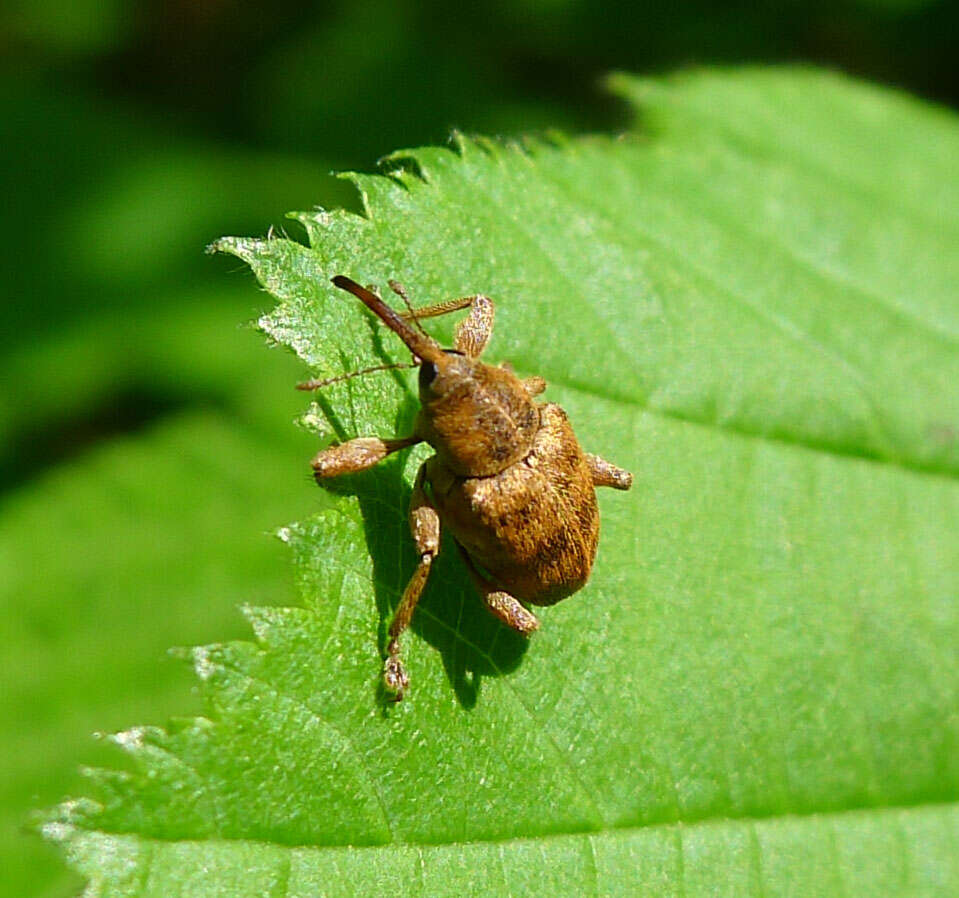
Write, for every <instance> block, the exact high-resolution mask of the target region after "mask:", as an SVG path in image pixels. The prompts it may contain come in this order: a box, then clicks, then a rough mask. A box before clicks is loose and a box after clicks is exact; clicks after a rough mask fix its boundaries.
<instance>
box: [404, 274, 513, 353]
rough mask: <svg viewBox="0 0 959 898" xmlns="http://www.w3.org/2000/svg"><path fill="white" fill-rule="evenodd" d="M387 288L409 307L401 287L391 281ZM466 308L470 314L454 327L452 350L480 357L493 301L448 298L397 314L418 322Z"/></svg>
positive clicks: (479, 296)
mask: <svg viewBox="0 0 959 898" xmlns="http://www.w3.org/2000/svg"><path fill="white" fill-rule="evenodd" d="M389 283H390V289H391V290H392V291H393V292H394V293H396V294H397V295H398V296H401V297H403V299H404V300H405V301H406V303H407V304H409V296H408V295H407V293H406V289H405V288H404V287H403V285H402V284H398V283H397V282H396V281H390V282H389ZM467 308H468V309H469V310H470V313H469V315H467V316H466V318H464V319H463V320H462V321H461V322H460V323H459V324H458V325H457V327H456V336H455V338H454V340H453V347H454V349H456V350H458V351H459V352H462V353H463V354H464V355H467V356H469V357H470V358H474V359H475V358H477V357H478V356H480V355H482V353H483V350H484V349H486V344H487V343H489V338H490V336H491V335H492V333H493V318H494V317H495V311H496V310H495V307H494V306H493V300H491V299H490V298H489V297H488V296H484V295H483V294H482V293H477V294H476V295H475V296H463V297H461V298H459V299H448V300H447V301H446V302H438V303H434V304H433V305H431V306H423V307H422V308H420V309H413V310H412V311H411V312H405V313H403V314H401V315H400V317H401V318H405V319H407V320H408V321H419V320H420V319H422V318H435V317H436V316H437V315H446V314H448V313H449V312H458V311H459V310H460V309H467Z"/></svg>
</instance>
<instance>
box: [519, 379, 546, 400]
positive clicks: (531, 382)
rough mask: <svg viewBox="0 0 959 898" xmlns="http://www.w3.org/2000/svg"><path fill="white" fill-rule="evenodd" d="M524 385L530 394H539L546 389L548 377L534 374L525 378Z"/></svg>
mask: <svg viewBox="0 0 959 898" xmlns="http://www.w3.org/2000/svg"><path fill="white" fill-rule="evenodd" d="M523 386H524V387H525V388H526V392H527V393H529V395H530V396H539V394H540V393H542V392H543V391H544V390H545V389H546V378H544V377H540V376H539V375H538V374H534V375H533V376H532V377H524V378H523Z"/></svg>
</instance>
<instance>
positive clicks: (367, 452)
mask: <svg viewBox="0 0 959 898" xmlns="http://www.w3.org/2000/svg"><path fill="white" fill-rule="evenodd" d="M419 442H420V438H419V437H416V436H412V437H401V438H399V439H395V440H381V439H380V438H379V437H358V438H357V439H355V440H348V441H347V442H345V443H339V444H338V445H335V446H328V447H327V448H326V449H322V450H320V451H319V452H317V453H316V455H315V456H314V457H313V460H312V461H311V462H310V464H311V465H312V466H313V476H314V477H315V478H316V479H317V480H326V479H328V478H330V477H339V476H340V475H341V474H355V473H356V472H357V471H363V470H365V469H366V468H371V467H373V465H375V464H376V463H377V462H381V461H383V459H384V458H386V456H387V455H389V454H390V453H391V452H396V451H397V450H399V449H405V448H406V447H407V446H414V445H415V444H416V443H419Z"/></svg>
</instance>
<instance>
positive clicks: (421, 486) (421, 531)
mask: <svg viewBox="0 0 959 898" xmlns="http://www.w3.org/2000/svg"><path fill="white" fill-rule="evenodd" d="M425 484H426V464H425V463H424V464H422V465H420V469H419V472H418V473H417V475H416V481H415V482H414V484H413V496H412V499H411V500H410V532H411V533H412V534H413V542H414V543H416V551H417V552H418V553H419V556H420V561H419V564H417V566H416V570H415V571H414V572H413V576H412V577H410V579H409V582H408V583H407V584H406V589H405V590H403V597H402V598H401V599H400V603H399V605H397V606H396V611H395V612H394V613H393V620H392V621H391V622H390V628H389V631H388V633H389V642H388V643H387V646H386V655H387V657H386V662H385V664H384V665H383V685H384V686H386V688H387V689H388V690H389V691H390V692H392V693H395V698H396V701H400V700H402V698H403V692H404V690H405V689H406V687H407V686H409V676H408V675H407V673H406V668H404V667H403V662H402V661H401V660H400V636H401V635H402V634H403V631H404V630H406V628H407V627H408V626H409V625H410V620H411V619H412V617H413V611H414V609H415V608H416V603H417V602H419V600H420V596H421V595H422V594H423V589H424V588H425V586H426V581H427V580H428V579H429V576H430V569H431V567H432V564H433V559H434V558H436V556H437V555H438V554H439V551H440V516H439V514H438V513H437V511H436V509H435V508H434V507H433V505H432V503H431V502H430V500H429V497H428V496H427V495H426V489H425Z"/></svg>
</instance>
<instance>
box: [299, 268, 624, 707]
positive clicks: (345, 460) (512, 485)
mask: <svg viewBox="0 0 959 898" xmlns="http://www.w3.org/2000/svg"><path fill="white" fill-rule="evenodd" d="M333 283H334V284H336V286H338V287H340V288H342V289H344V290H347V291H349V292H350V293H352V294H353V295H354V296H356V297H358V298H359V299H360V300H362V301H363V303H364V304H365V305H366V306H367V307H368V308H369V309H371V310H372V311H373V312H374V313H375V314H376V315H377V316H378V317H379V318H380V320H381V321H383V323H384V324H386V325H387V326H388V327H389V328H390V329H391V330H393V331H394V332H395V333H396V334H397V335H398V336H399V337H400V338H401V339H402V340H403V342H404V343H405V344H406V345H407V347H408V348H409V349H410V350H411V351H412V352H413V354H414V357H415V359H416V361H415V364H416V365H418V366H419V369H420V372H419V394H420V405H421V408H420V413H419V416H418V417H417V420H416V426H415V428H414V432H413V434H412V435H411V436H408V437H401V438H398V439H389V440H383V439H380V438H378V437H358V438H356V439H353V440H349V441H348V442H346V443H342V444H339V445H333V446H330V447H328V448H326V449H324V450H322V451H321V452H320V453H318V454H317V456H316V457H315V458H314V459H313V462H312V464H313V472H314V475H315V477H316V479H317V480H318V481H322V480H325V479H327V478H329V477H337V476H339V475H340V474H346V473H353V472H356V471H360V470H363V469H364V468H368V467H371V466H372V465H375V464H376V463H377V462H379V461H381V460H382V459H383V458H385V457H386V456H387V455H389V454H390V453H391V452H396V451H397V450H400V449H404V448H406V447H408V446H412V445H414V444H416V443H420V442H426V443H429V444H430V446H432V448H433V450H434V451H435V455H433V456H432V457H431V458H429V459H428V460H427V461H426V462H424V464H423V465H422V466H421V467H420V470H419V473H418V474H417V476H416V482H415V484H414V486H413V496H412V500H411V503H410V530H411V532H412V535H413V540H414V542H415V543H416V548H417V552H418V553H419V557H420V561H419V564H418V566H417V568H416V570H415V571H414V572H413V575H412V576H411V577H410V580H409V583H408V584H407V586H406V589H405V591H404V592H403V596H402V598H401V599H400V603H399V605H398V606H397V608H396V611H395V613H394V615H393V620H392V622H391V623H390V626H389V637H390V638H389V644H388V646H387V658H386V662H385V664H384V668H383V679H384V683H385V685H386V688H387V689H388V690H390V691H391V692H393V693H394V694H395V696H396V699H397V700H399V699H401V698H402V697H403V692H404V690H405V689H406V687H407V686H408V685H409V675H408V674H407V672H406V669H405V668H404V666H403V664H402V662H401V660H400V642H399V638H400V636H401V635H402V633H403V632H404V631H405V630H406V628H407V627H408V626H409V623H410V620H411V618H412V616H413V610H414V609H415V607H416V603H417V602H418V601H419V597H420V595H421V594H422V592H423V588H424V587H425V586H426V582H427V579H428V578H429V574H430V570H431V566H432V563H433V560H434V559H435V558H436V556H437V554H438V553H439V550H440V527H441V525H445V526H446V527H447V528H448V529H449V530H450V532H451V533H452V535H453V538H454V539H455V541H456V544H457V546H458V547H459V548H460V550H461V552H462V554H463V559H464V561H465V562H466V567H467V570H468V571H469V574H470V577H471V578H472V580H473V583H474V584H475V586H476V589H477V592H478V593H479V595H480V599H481V600H482V602H483V604H484V605H485V606H486V607H487V609H488V610H489V611H490V613H492V614H493V615H495V616H496V617H497V618H499V619H500V620H501V621H502V622H503V623H504V624H506V625H507V626H509V627H512V628H513V629H514V630H516V631H517V632H519V633H522V634H523V635H524V636H529V635H530V634H531V633H533V632H534V631H535V630H536V629H537V628H538V627H539V621H538V620H537V618H536V617H535V616H534V615H533V613H532V612H530V611H529V610H528V609H527V608H526V607H525V606H524V605H523V604H522V602H526V603H528V604H531V605H552V604H554V603H555V602H558V601H560V600H561V599H564V598H566V597H567V596H570V595H572V594H573V593H574V592H576V591H577V590H579V589H580V588H582V587H583V586H584V585H585V583H586V581H587V580H588V579H589V575H590V571H591V570H592V567H593V560H594V558H595V557H596V546H597V542H598V540H599V511H598V508H597V505H596V492H595V488H596V487H597V486H611V487H614V488H616V489H622V490H626V489H629V488H630V486H631V485H632V482H633V478H632V475H631V474H630V473H629V472H628V471H624V470H623V469H622V468H618V467H616V465H614V464H611V463H610V462H608V461H605V460H604V459H602V458H600V457H599V456H596V455H590V454H588V453H584V452H583V450H582V449H581V448H580V445H579V441H578V440H577V439H576V435H575V434H574V433H573V429H572V427H571V426H570V423H569V419H568V418H567V417H566V412H564V411H563V409H561V408H560V407H559V406H558V405H554V404H552V403H547V404H545V405H540V404H538V403H537V402H536V401H535V399H534V397H536V396H538V395H539V394H540V393H542V392H543V390H545V389H546V382H545V381H544V380H543V379H542V378H541V377H529V378H526V379H520V378H518V377H517V376H516V375H515V374H514V373H513V371H512V369H511V368H510V367H509V366H508V365H500V366H494V365H487V364H486V363H485V362H482V361H480V359H479V356H480V355H481V354H482V352H483V349H484V348H485V347H486V343H487V342H488V340H489V337H490V333H491V332H492V328H493V303H492V301H491V300H490V299H489V298H488V297H486V296H481V295H477V296H470V297H466V298H464V299H458V300H451V301H450V302H445V303H438V304H436V305H433V306H427V307H426V308H422V309H415V310H414V309H413V308H412V307H409V302H408V300H407V298H406V294H405V292H404V291H403V288H402V287H400V286H399V285H398V284H396V283H394V282H392V281H391V282H390V287H391V288H392V289H393V290H394V291H395V292H396V293H398V294H399V295H400V296H402V297H403V299H404V301H406V302H407V306H408V307H409V311H408V314H406V315H400V314H398V313H397V312H396V311H394V310H393V309H391V308H390V307H389V306H387V305H386V304H385V303H384V302H383V300H382V299H380V297H379V296H377V295H376V294H375V293H373V292H372V291H371V290H369V289H366V288H364V287H361V286H360V285H359V284H357V283H356V282H355V281H352V280H350V279H349V278H346V277H342V276H338V277H335V278H334V279H333ZM464 308H469V309H470V314H469V316H468V317H467V318H466V319H465V320H464V321H463V322H462V323H461V324H460V325H459V327H458V328H457V330H456V338H455V341H454V342H455V348H454V349H443V348H442V347H440V345H439V344H438V343H436V341H435V340H433V339H432V338H431V337H429V336H428V335H427V334H426V333H425V331H422V330H415V329H414V328H413V327H412V326H411V325H416V326H417V327H419V319H421V318H430V317H432V316H434V315H442V314H445V313H447V312H452V311H457V310H458V309H464ZM388 367H391V366H389V365H380V366H376V367H375V368H373V369H369V370H371V371H372V370H381V369H382V368H388ZM392 367H396V366H392ZM358 373H364V372H358ZM325 383H328V381H309V382H307V383H305V384H301V385H300V386H301V388H303V389H316V388H318V387H321V386H323V385H324V384H325Z"/></svg>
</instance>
